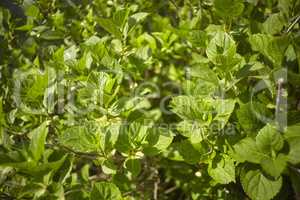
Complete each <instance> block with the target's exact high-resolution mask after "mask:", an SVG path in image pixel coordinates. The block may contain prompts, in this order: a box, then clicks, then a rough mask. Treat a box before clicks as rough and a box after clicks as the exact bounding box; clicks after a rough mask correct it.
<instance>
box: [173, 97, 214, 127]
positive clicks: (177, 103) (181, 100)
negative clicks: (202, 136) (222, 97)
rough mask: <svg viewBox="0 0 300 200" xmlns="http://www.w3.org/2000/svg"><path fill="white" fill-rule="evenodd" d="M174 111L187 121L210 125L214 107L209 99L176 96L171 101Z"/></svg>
mask: <svg viewBox="0 0 300 200" xmlns="http://www.w3.org/2000/svg"><path fill="white" fill-rule="evenodd" d="M171 107H172V111H173V112H174V113H176V114H177V115H178V116H179V117H181V118H182V119H185V120H192V121H198V122H202V123H210V122H211V120H212V113H213V107H212V102H211V101H210V100H208V99H205V98H201V97H194V96H187V95H181V96H176V97H174V98H173V99H172V101H171Z"/></svg>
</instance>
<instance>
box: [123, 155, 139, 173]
mask: <svg viewBox="0 0 300 200" xmlns="http://www.w3.org/2000/svg"><path fill="white" fill-rule="evenodd" d="M125 168H126V169H127V170H128V171H129V172H130V173H131V174H132V176H133V177H136V176H138V175H139V174H140V172H141V170H142V166H141V161H140V160H139V159H132V158H129V159H127V160H126V161H125Z"/></svg>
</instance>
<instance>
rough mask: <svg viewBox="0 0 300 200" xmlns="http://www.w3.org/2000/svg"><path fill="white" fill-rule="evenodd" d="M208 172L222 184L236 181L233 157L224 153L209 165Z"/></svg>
mask: <svg viewBox="0 0 300 200" xmlns="http://www.w3.org/2000/svg"><path fill="white" fill-rule="evenodd" d="M208 174H209V175H210V176H211V177H212V178H213V179H214V180H215V181H216V182H217V183H221V184H228V183H230V182H235V166H234V161H233V159H232V158H231V157H230V156H228V155H226V154H223V155H221V156H220V157H215V158H214V159H213V160H212V161H211V162H210V163H209V166H208Z"/></svg>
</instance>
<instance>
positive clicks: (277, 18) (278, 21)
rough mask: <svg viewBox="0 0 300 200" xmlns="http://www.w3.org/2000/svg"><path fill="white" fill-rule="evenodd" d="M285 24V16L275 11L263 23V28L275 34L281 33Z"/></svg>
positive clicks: (268, 32) (266, 31)
mask: <svg viewBox="0 0 300 200" xmlns="http://www.w3.org/2000/svg"><path fill="white" fill-rule="evenodd" d="M284 25H286V20H285V18H284V16H283V15H282V14H281V13H275V14H272V15H270V17H268V19H267V20H266V21H265V22H264V23H263V29H264V32H265V33H267V34H271V35H273V34H277V33H280V31H281V30H282V28H283V27H284Z"/></svg>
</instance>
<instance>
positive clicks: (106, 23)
mask: <svg viewBox="0 0 300 200" xmlns="http://www.w3.org/2000/svg"><path fill="white" fill-rule="evenodd" d="M97 22H98V23H99V25H100V26H101V27H102V28H103V29H104V30H106V31H107V32H109V33H110V34H112V35H114V36H116V37H117V38H119V39H122V33H121V31H120V27H118V26H117V25H116V24H115V23H114V22H113V21H112V20H111V19H105V18H98V20H97Z"/></svg>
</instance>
